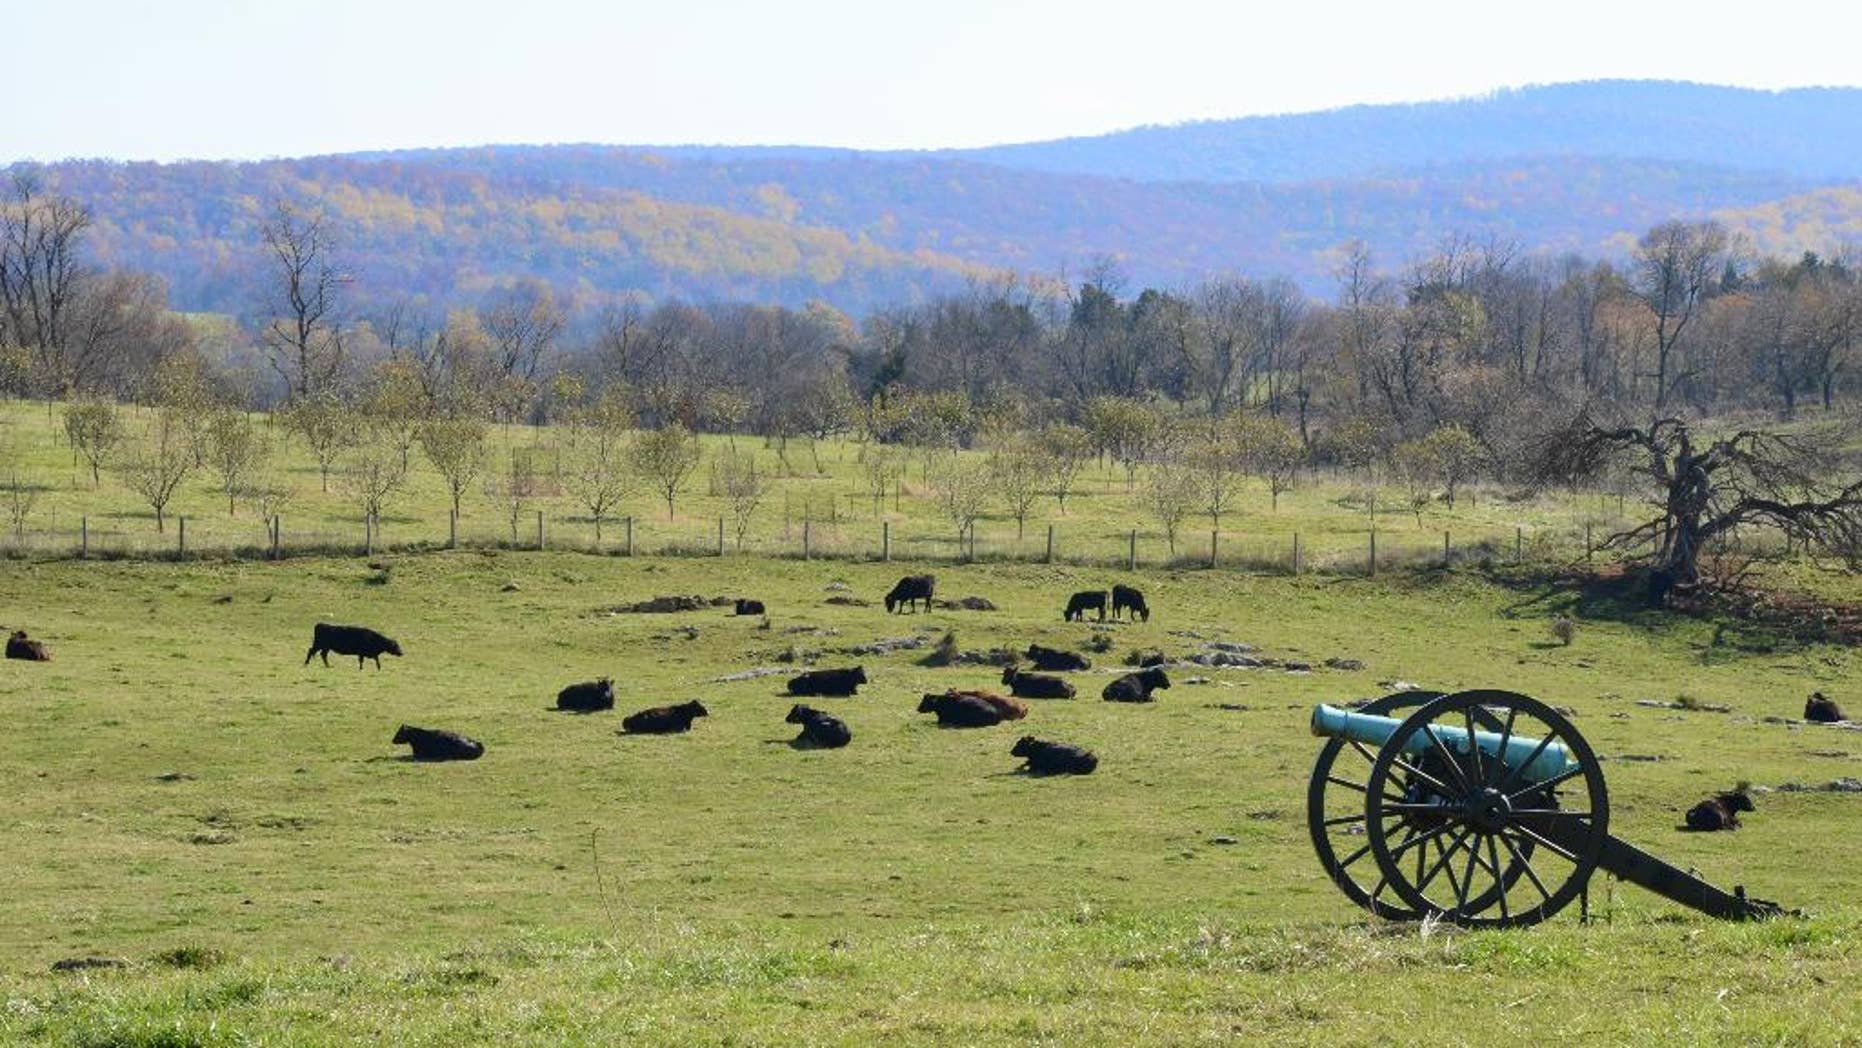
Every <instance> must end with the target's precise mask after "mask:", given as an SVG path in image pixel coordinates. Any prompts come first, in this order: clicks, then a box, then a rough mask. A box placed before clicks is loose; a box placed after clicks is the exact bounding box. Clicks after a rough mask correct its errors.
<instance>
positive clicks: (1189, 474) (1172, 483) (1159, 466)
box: [1144, 454, 1202, 557]
mask: <svg viewBox="0 0 1862 1048" xmlns="http://www.w3.org/2000/svg"><path fill="white" fill-rule="evenodd" d="M1201 496H1202V482H1201V480H1200V479H1199V478H1198V477H1197V475H1196V471H1195V470H1194V469H1192V468H1191V467H1190V466H1189V464H1188V463H1186V462H1184V461H1183V459H1182V458H1181V457H1180V456H1178V455H1175V454H1171V455H1166V456H1164V457H1163V458H1160V459H1158V460H1157V461H1156V462H1154V463H1152V465H1151V472H1150V476H1149V477H1148V478H1146V482H1145V488H1144V504H1145V508H1146V509H1149V510H1150V511H1151V516H1152V517H1154V518H1156V520H1157V523H1158V526H1159V527H1161V528H1163V529H1164V540H1165V541H1166V542H1167V543H1169V545H1170V555H1171V556H1173V557H1174V556H1176V554H1177V532H1178V531H1179V530H1181V528H1182V526H1183V520H1184V518H1185V517H1188V516H1189V515H1190V512H1191V511H1192V510H1193V509H1195V507H1196V504H1197V502H1198V500H1199V499H1200V498H1201Z"/></svg>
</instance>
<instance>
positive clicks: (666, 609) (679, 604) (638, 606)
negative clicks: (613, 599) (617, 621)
mask: <svg viewBox="0 0 1862 1048" xmlns="http://www.w3.org/2000/svg"><path fill="white" fill-rule="evenodd" d="M710 606H711V602H710V601H709V600H706V599H705V598H704V597H695V596H669V597H654V598H653V599H652V600H643V601H638V602H636V603H633V604H616V605H614V606H613V607H610V608H609V609H608V610H609V611H610V612H612V613H614V614H616V615H661V614H670V613H672V612H679V611H702V610H703V609H705V608H708V607H710Z"/></svg>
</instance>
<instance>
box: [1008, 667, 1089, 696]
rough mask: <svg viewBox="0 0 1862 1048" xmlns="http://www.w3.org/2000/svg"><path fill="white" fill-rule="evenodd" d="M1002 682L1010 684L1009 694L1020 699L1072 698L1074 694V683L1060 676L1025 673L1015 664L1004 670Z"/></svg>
mask: <svg viewBox="0 0 1862 1048" xmlns="http://www.w3.org/2000/svg"><path fill="white" fill-rule="evenodd" d="M1002 683H1004V684H1006V685H1008V686H1009V694H1010V695H1013V696H1015V697H1016V698H1018V699H1071V698H1073V696H1074V691H1073V685H1071V684H1068V683H1067V682H1066V681H1064V680H1061V679H1060V678H1059V677H1045V676H1042V675H1041V674H1039V673H1023V672H1022V671H1020V670H1018V669H1016V668H1015V667H1013V666H1010V667H1008V668H1006V669H1004V670H1003V671H1002Z"/></svg>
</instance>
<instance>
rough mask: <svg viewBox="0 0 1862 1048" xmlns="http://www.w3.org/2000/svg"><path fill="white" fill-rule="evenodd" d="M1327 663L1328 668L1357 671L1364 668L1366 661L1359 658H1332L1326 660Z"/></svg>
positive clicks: (1349, 671)
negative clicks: (1363, 661)
mask: <svg viewBox="0 0 1862 1048" xmlns="http://www.w3.org/2000/svg"><path fill="white" fill-rule="evenodd" d="M1325 665H1326V668H1327V669H1333V670H1344V671H1346V672H1348V673H1355V672H1357V671H1359V670H1362V669H1363V668H1364V663H1362V662H1359V661H1358V660H1357V659H1340V658H1330V659H1327V660H1325Z"/></svg>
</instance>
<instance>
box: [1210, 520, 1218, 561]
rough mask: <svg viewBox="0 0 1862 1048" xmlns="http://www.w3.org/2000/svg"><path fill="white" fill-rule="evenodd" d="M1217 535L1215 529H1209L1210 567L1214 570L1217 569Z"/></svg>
mask: <svg viewBox="0 0 1862 1048" xmlns="http://www.w3.org/2000/svg"><path fill="white" fill-rule="evenodd" d="M1217 534H1218V532H1217V531H1216V529H1215V528H1210V529H1209V566H1210V567H1212V568H1213V567H1215V558H1216V535H1217Z"/></svg>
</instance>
